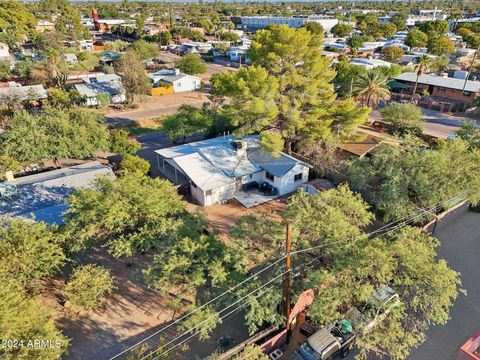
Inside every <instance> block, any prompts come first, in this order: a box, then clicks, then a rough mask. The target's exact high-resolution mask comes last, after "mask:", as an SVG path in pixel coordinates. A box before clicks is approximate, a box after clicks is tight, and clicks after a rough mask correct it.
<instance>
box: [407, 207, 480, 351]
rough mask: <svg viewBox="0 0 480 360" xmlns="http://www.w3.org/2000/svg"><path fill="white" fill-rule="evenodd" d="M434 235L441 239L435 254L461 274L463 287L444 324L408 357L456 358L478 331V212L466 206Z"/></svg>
mask: <svg viewBox="0 0 480 360" xmlns="http://www.w3.org/2000/svg"><path fill="white" fill-rule="evenodd" d="M435 236H436V237H437V238H438V239H439V240H440V242H441V246H440V247H439V249H438V256H439V257H442V258H444V259H446V260H447V262H448V264H449V266H450V267H451V268H453V269H454V270H456V271H458V272H460V273H461V274H462V276H461V279H462V283H463V285H462V288H463V289H465V290H466V295H464V294H462V293H460V295H459V296H458V298H457V300H456V302H455V304H454V307H453V309H452V311H451V319H450V320H449V321H448V323H447V324H446V325H444V326H434V327H432V328H431V329H430V330H429V331H428V333H427V336H428V338H427V340H426V341H425V342H424V343H423V344H422V345H421V346H420V347H419V348H418V349H416V350H414V351H413V352H412V354H411V356H410V358H409V359H410V360H434V359H435V360H438V359H441V360H457V359H458V355H459V348H460V346H461V345H463V344H464V343H465V342H466V341H467V340H468V339H469V338H470V337H471V336H472V335H473V334H474V333H475V332H476V331H478V330H480V214H479V213H474V212H472V211H469V210H467V209H466V208H465V207H464V208H461V209H459V210H458V211H457V212H456V213H454V214H452V215H449V216H448V217H447V218H446V219H445V220H444V221H443V222H441V223H440V224H439V226H438V227H437V229H436V231H435Z"/></svg>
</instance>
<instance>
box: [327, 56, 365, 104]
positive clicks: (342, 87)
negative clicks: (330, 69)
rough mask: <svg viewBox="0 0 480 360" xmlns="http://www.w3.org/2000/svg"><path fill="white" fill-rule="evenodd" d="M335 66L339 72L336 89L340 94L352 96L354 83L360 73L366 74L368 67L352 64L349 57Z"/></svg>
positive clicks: (335, 82)
mask: <svg viewBox="0 0 480 360" xmlns="http://www.w3.org/2000/svg"><path fill="white" fill-rule="evenodd" d="M333 66H334V68H335V71H336V72H337V76H336V77H335V80H334V84H335V90H336V91H337V92H338V94H339V95H340V96H352V93H353V85H354V83H355V82H356V81H357V79H358V77H359V76H360V75H365V74H366V72H367V69H366V68H365V67H364V66H358V65H352V64H350V63H349V62H348V60H347V59H343V60H340V61H338V62H337V63H336V64H334V65H333Z"/></svg>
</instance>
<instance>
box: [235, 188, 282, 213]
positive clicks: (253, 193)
mask: <svg viewBox="0 0 480 360" xmlns="http://www.w3.org/2000/svg"><path fill="white" fill-rule="evenodd" d="M233 197H234V198H235V199H237V200H238V202H239V203H240V204H242V205H243V206H245V207H246V208H247V209H249V208H251V207H254V206H257V205H260V204H263V203H265V202H267V201H270V200H273V199H275V198H277V197H279V195H264V193H263V191H260V190H259V189H250V190H248V191H243V190H240V191H236V192H235V193H234V195H233Z"/></svg>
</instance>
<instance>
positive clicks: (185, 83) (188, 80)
mask: <svg viewBox="0 0 480 360" xmlns="http://www.w3.org/2000/svg"><path fill="white" fill-rule="evenodd" d="M200 85H201V80H200V78H196V77H193V76H185V77H183V78H181V79H180V80H177V81H174V82H173V91H175V92H176V93H179V92H186V91H194V90H198V89H200Z"/></svg>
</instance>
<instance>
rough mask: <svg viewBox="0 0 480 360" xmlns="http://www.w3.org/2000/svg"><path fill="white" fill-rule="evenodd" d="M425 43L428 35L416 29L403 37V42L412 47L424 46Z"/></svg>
mask: <svg viewBox="0 0 480 360" xmlns="http://www.w3.org/2000/svg"><path fill="white" fill-rule="evenodd" d="M427 43H428V35H427V34H425V33H424V32H423V31H421V30H418V29H412V30H411V31H409V32H408V34H407V37H406V39H405V44H406V45H408V46H410V47H412V48H419V47H424V46H427Z"/></svg>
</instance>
